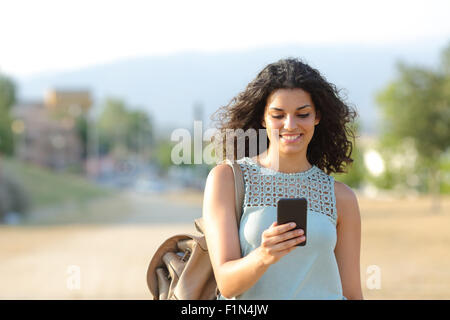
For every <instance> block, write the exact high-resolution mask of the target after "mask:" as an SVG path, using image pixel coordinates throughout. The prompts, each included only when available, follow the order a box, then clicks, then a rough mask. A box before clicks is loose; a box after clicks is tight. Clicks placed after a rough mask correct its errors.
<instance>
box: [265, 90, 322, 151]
mask: <svg viewBox="0 0 450 320" xmlns="http://www.w3.org/2000/svg"><path fill="white" fill-rule="evenodd" d="M319 121H320V116H319V114H318V113H316V109H315V106H314V104H313V102H312V99H311V96H310V94H309V93H308V92H306V91H304V90H302V89H298V88H295V89H277V90H275V91H274V92H272V93H271V94H270V96H269V97H268V99H267V104H266V108H265V111H264V119H263V121H262V125H263V127H265V128H266V130H267V137H268V138H269V141H270V144H269V148H270V147H272V148H273V147H276V146H278V152H279V154H280V155H282V154H284V155H293V154H297V153H304V155H305V156H306V150H307V147H308V144H309V142H310V141H311V139H312V137H313V135H314V126H315V125H317V124H318V123H319Z"/></svg>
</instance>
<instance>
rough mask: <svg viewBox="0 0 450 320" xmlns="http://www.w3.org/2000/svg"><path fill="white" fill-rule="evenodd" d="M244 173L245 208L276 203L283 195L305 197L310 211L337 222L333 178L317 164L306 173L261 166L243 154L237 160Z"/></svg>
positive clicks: (334, 222) (285, 196)
mask: <svg viewBox="0 0 450 320" xmlns="http://www.w3.org/2000/svg"><path fill="white" fill-rule="evenodd" d="M236 162H237V163H238V164H239V165H240V167H241V169H242V172H243V176H244V185H245V198H244V203H243V207H244V208H245V207H258V206H272V207H276V206H277V201H278V199H280V198H300V197H304V198H306V199H307V202H308V211H310V212H314V213H317V214H324V215H326V216H327V217H328V218H329V220H330V221H331V222H332V223H333V224H334V225H336V218H337V211H336V199H335V194H334V178H333V177H332V176H329V175H327V174H326V173H325V172H323V171H322V170H321V169H319V168H318V167H316V166H312V167H311V168H310V169H308V170H306V171H303V172H296V173H283V172H279V171H275V170H272V169H269V168H265V167H262V166H261V165H259V164H258V163H257V162H256V161H255V160H253V159H252V158H249V157H244V158H242V159H239V160H237V161H236Z"/></svg>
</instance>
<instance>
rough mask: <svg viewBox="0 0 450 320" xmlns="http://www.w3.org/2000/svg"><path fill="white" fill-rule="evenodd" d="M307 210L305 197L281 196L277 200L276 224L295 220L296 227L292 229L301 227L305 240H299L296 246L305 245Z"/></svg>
mask: <svg viewBox="0 0 450 320" xmlns="http://www.w3.org/2000/svg"><path fill="white" fill-rule="evenodd" d="M307 210H308V202H307V201H306V199H305V198H281V199H278V201H277V223H278V225H281V224H285V223H289V222H295V224H296V227H295V228H294V229H293V230H295V229H302V230H303V231H304V234H303V235H304V236H305V241H303V242H300V243H299V244H297V246H304V245H306V240H307V239H308V237H307V235H306V216H307Z"/></svg>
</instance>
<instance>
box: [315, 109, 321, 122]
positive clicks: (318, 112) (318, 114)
mask: <svg viewBox="0 0 450 320" xmlns="http://www.w3.org/2000/svg"><path fill="white" fill-rule="evenodd" d="M320 119H321V115H320V111H319V110H317V111H316V119H315V120H314V125H315V126H317V125H318V124H319V123H320Z"/></svg>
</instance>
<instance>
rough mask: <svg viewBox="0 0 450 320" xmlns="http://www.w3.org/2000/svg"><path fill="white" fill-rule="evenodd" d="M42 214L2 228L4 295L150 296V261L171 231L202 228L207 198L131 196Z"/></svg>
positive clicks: (0, 248)
mask: <svg viewBox="0 0 450 320" xmlns="http://www.w3.org/2000/svg"><path fill="white" fill-rule="evenodd" d="M36 215H37V216H38V217H34V218H33V219H29V222H28V224H26V225H21V226H1V227H0V261H2V263H1V264H0V299H151V298H152V296H151V294H150V293H149V290H148V288H147V284H146V271H147V266H148V263H149V261H150V259H151V257H152V255H153V253H154V252H155V250H156V249H157V247H158V246H159V244H160V243H161V241H163V240H164V239H165V238H167V237H168V236H170V235H172V234H176V233H184V232H196V231H195V227H194V226H193V223H192V221H193V219H194V218H197V217H200V216H201V197H200V195H194V196H189V195H188V196H186V197H185V198H184V199H180V196H175V195H172V196H163V197H161V196H149V195H139V194H132V193H128V194H127V193H125V194H121V195H119V196H117V197H116V198H115V199H102V200H100V201H96V202H93V203H91V204H88V205H85V206H82V207H79V208H77V207H69V208H63V209H61V210H60V212H58V210H49V212H47V213H44V212H39V213H37V214H36ZM56 215H58V216H57V217H56ZM78 284H79V286H78Z"/></svg>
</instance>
